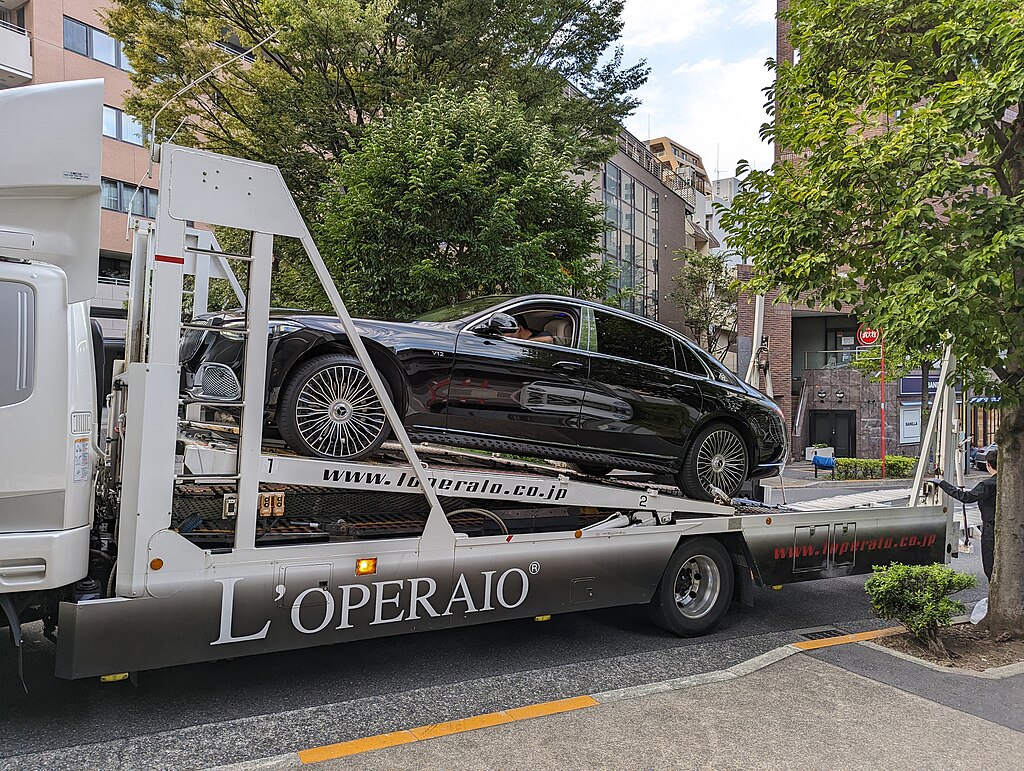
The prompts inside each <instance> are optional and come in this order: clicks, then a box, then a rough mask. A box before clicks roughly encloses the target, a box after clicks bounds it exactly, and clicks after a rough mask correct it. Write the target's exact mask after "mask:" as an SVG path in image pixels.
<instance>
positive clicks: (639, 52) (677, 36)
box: [622, 0, 777, 179]
mask: <svg viewBox="0 0 1024 771" xmlns="http://www.w3.org/2000/svg"><path fill="white" fill-rule="evenodd" d="M776 6H777V3H776V0H626V9H625V13H624V15H623V19H624V21H625V25H626V26H625V30H624V31H623V38H622V45H623V46H624V47H625V54H626V57H625V58H626V60H627V61H628V62H635V61H637V60H638V59H647V62H648V64H649V65H650V67H651V76H650V79H649V80H648V81H647V84H646V85H645V86H644V87H643V88H642V89H640V91H639V92H638V96H639V97H640V98H641V99H642V100H643V104H641V105H640V107H638V108H637V110H636V112H635V113H634V114H633V115H632V116H631V117H630V118H628V119H627V121H626V128H628V129H629V130H630V131H631V132H632V133H633V134H635V135H636V136H637V137H638V138H640V139H644V140H646V139H650V138H652V137H660V136H669V137H671V138H672V139H674V140H676V141H677V142H679V143H681V144H683V145H686V146H687V147H689V148H690V149H691V150H693V151H694V152H696V153H699V154H700V155H701V156H702V157H703V158H704V167H705V168H706V169H707V170H708V174H709V175H710V176H711V178H712V179H714V178H715V177H716V176H719V177H729V176H732V175H733V173H734V172H735V169H736V163H737V161H739V160H740V159H741V158H744V159H746V160H747V161H749V162H750V163H751V165H753V166H754V167H756V168H759V169H763V168H767V167H768V166H770V165H771V162H772V148H771V145H769V144H767V143H765V142H762V141H761V139H760V137H759V136H758V129H759V128H760V127H761V124H762V123H764V122H765V121H766V120H767V115H766V114H765V111H764V102H765V96H764V93H763V92H762V90H761V89H763V88H764V87H765V86H767V85H768V84H769V83H770V82H771V75H770V73H769V71H768V70H767V69H766V68H765V66H764V62H765V59H767V58H768V57H774V56H775V10H776ZM716 158H717V161H716ZM716 166H717V168H718V169H719V170H720V171H719V173H718V174H716V173H715V168H716Z"/></svg>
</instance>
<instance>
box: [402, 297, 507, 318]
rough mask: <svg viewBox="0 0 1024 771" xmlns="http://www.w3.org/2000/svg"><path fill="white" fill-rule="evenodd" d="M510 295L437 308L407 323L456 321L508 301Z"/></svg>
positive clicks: (464, 301) (479, 298)
mask: <svg viewBox="0 0 1024 771" xmlns="http://www.w3.org/2000/svg"><path fill="white" fill-rule="evenodd" d="M510 297H511V295H508V296H504V295H487V296H486V297H474V298H473V299H472V300H463V301H462V302H460V303H455V304H454V305H447V306H445V307H444V308H437V309H435V310H432V311H428V312H427V313H421V314H420V315H418V316H413V317H412V318H411V319H409V321H458V320H459V319H464V318H466V316H472V315H473V314H474V313H479V312H480V311H484V310H487V309H488V308H490V307H492V306H494V305H497V304H498V303H500V302H502V301H503V300H508V299H509V298H510Z"/></svg>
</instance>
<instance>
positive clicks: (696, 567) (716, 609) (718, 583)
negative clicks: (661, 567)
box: [648, 536, 736, 637]
mask: <svg viewBox="0 0 1024 771" xmlns="http://www.w3.org/2000/svg"><path fill="white" fill-rule="evenodd" d="M735 582H736V577H735V575H734V573H733V568H732V560H731V559H730V558H729V552H727V551H726V550H725V547H724V546H722V544H721V542H720V541H718V540H717V539H715V538H711V537H709V536H699V537H697V538H690V539H688V540H686V541H683V542H682V543H681V544H679V546H678V547H676V550H675V552H674V553H673V554H672V557H671V558H670V559H669V561H668V565H666V566H665V572H664V573H663V574H662V576H661V582H660V583H659V584H658V588H657V589H655V590H654V596H653V597H652V598H651V602H650V604H649V605H648V610H649V612H650V615H651V620H652V621H653V622H654V623H655V624H657V625H658V626H660V627H661V628H662V629H664V630H666V631H668V632H671V633H672V634H674V635H678V636H679V637H697V636H699V635H702V634H706V633H707V632H709V631H711V630H712V629H713V628H714V627H715V626H716V625H717V624H718V623H719V622H720V621H721V620H722V617H723V616H725V614H726V612H727V611H728V610H729V606H730V605H731V604H732V595H733V587H734V586H735Z"/></svg>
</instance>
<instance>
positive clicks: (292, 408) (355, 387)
mask: <svg viewBox="0 0 1024 771" xmlns="http://www.w3.org/2000/svg"><path fill="white" fill-rule="evenodd" d="M384 388H385V389H387V390H388V397H389V398H390V396H391V392H390V389H389V388H388V384H387V381H385V382H384ZM277 422H278V429H279V430H280V432H281V438H282V439H284V441H285V443H286V444H287V445H288V446H289V447H290V448H291V449H293V450H295V451H296V452H298V453H300V454H302V455H312V456H315V457H320V458H340V459H343V460H356V459H358V458H363V457H365V456H367V455H369V454H371V453H373V452H374V451H376V450H377V449H378V448H379V447H380V446H381V444H383V443H384V440H385V439H386V438H387V437H388V434H389V433H390V429H389V428H388V423H387V417H386V415H385V413H384V406H383V405H382V404H381V402H380V399H378V398H377V394H376V393H375V392H374V390H373V384H372V383H371V382H370V378H369V377H368V376H367V374H366V371H365V370H364V369H363V366H362V365H361V364H360V363H359V360H358V359H356V358H355V357H354V356H346V355H344V354H340V353H331V354H326V355H324V356H317V357H316V358H313V359H310V360H309V361H307V362H305V363H304V364H302V365H300V366H299V368H298V369H297V370H296V371H295V372H294V373H292V375H291V376H290V377H289V378H288V382H287V383H286V384H285V387H284V389H283V390H282V391H281V402H280V407H279V410H278V421H277Z"/></svg>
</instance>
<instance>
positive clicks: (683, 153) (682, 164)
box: [647, 137, 711, 196]
mask: <svg viewBox="0 0 1024 771" xmlns="http://www.w3.org/2000/svg"><path fill="white" fill-rule="evenodd" d="M647 146H648V147H649V148H651V152H652V153H654V156H655V157H656V158H657V159H658V160H659V161H661V162H662V163H663V164H664V165H665V166H668V167H669V168H670V169H672V170H673V171H675V172H678V173H679V174H681V175H683V176H684V177H690V178H692V179H693V187H694V189H695V190H696V191H697V192H698V193H703V194H704V195H708V196H709V195H711V182H710V179H709V178H708V172H707V170H706V169H705V168H704V160H703V159H702V158H701V157H700V155H698V154H697V153H695V152H694V151H693V150H690V149H689V148H688V147H684V146H683V145H681V144H679V143H678V142H676V141H675V140H674V139H669V138H668V137H658V138H657V139H650V140H648V141H647Z"/></svg>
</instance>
